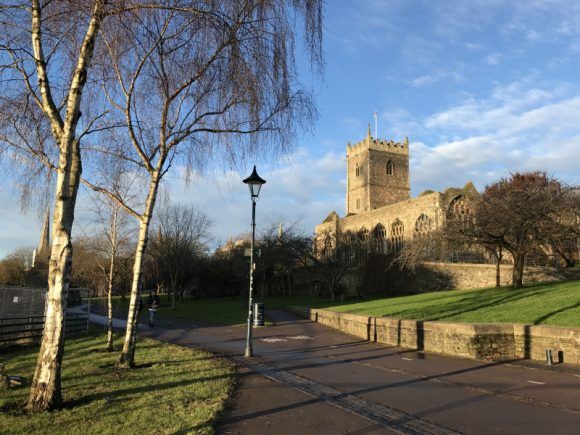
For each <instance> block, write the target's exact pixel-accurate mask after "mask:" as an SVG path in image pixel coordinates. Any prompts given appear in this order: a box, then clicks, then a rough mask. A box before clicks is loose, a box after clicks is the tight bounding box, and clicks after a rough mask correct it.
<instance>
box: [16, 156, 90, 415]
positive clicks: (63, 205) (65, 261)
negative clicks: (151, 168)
mask: <svg viewBox="0 0 580 435" xmlns="http://www.w3.org/2000/svg"><path fill="white" fill-rule="evenodd" d="M68 160H69V158H68V155H67V153H62V154H61V157H60V168H59V172H58V176H57V183H56V184H57V194H56V202H55V208H54V217H53V228H54V229H53V242H52V249H51V255H50V261H49V274H48V295H47V301H46V320H45V323H44V330H43V334H42V343H41V346H40V351H39V353H38V360H37V363H36V370H35V372H34V378H33V381H32V385H31V390H30V397H29V400H28V406H27V408H28V409H29V410H31V411H43V410H47V409H55V408H56V407H58V406H59V405H60V404H61V403H62V395H61V364H62V357H63V354H64V327H65V310H66V299H67V295H68V286H69V282H70V274H71V265H72V245H71V230H72V224H73V220H74V207H75V202H76V196H77V192H78V186H79V180H80V174H81V166H80V161H79V159H78V156H76V157H75V158H74V161H73V163H72V164H66V163H67V162H68Z"/></svg>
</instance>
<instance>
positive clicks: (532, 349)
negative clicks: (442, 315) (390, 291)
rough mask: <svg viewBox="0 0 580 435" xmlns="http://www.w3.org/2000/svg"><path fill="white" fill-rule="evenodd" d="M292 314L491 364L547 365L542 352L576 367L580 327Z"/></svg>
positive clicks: (316, 312)
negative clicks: (529, 362) (524, 362)
mask: <svg viewBox="0 0 580 435" xmlns="http://www.w3.org/2000/svg"><path fill="white" fill-rule="evenodd" d="M290 310H291V311H293V312H295V313H296V314H298V315H300V316H303V317H305V318H309V319H310V320H312V321H314V322H318V323H321V324H323V325H327V326H329V327H331V328H334V329H337V330H340V331H341V332H344V333H346V334H350V335H353V336H355V337H359V338H362V339H364V340H369V341H375V342H377V343H382V344H386V345H389V346H396V347H402V348H408V349H417V350H424V351H427V352H433V353H440V354H444V355H451V356H459V357H464V358H473V359H483V360H492V361H502V360H516V359H532V360H539V361H541V360H545V358H546V350H547V349H550V350H552V353H553V355H554V357H555V356H556V355H557V354H558V352H562V356H563V362H565V363H571V364H580V346H579V345H578V344H579V343H580V328H563V327H557V326H547V325H525V324H511V323H447V322H423V321H418V320H406V319H396V318H392V317H368V316H364V315H356V314H348V313H339V312H335V311H332V310H324V309H314V308H312V309H311V308H308V307H290Z"/></svg>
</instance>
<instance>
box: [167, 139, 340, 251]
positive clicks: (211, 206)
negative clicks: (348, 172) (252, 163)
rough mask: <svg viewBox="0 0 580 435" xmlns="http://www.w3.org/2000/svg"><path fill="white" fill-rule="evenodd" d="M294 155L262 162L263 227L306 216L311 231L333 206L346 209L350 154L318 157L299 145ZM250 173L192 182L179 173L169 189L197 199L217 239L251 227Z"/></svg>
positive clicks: (177, 197)
mask: <svg viewBox="0 0 580 435" xmlns="http://www.w3.org/2000/svg"><path fill="white" fill-rule="evenodd" d="M288 160H289V161H288V162H287V164H286V163H285V164H284V165H282V166H279V167H275V166H268V165H264V166H263V167H260V166H259V165H258V167H257V169H258V173H259V174H260V176H261V177H263V178H264V179H265V180H266V184H265V185H264V186H263V187H262V190H261V193H260V197H259V199H258V204H257V221H258V227H260V226H262V227H263V225H265V224H266V223H269V222H270V221H272V220H273V219H280V218H283V219H284V220H286V221H288V222H294V221H296V220H300V226H301V227H302V228H303V229H304V231H305V232H307V233H310V232H313V231H314V226H315V225H317V224H319V223H320V222H322V220H323V219H324V218H325V217H326V216H327V215H328V213H330V211H331V210H336V211H337V212H339V213H340V214H343V213H344V189H345V180H344V173H345V169H344V168H345V158H344V154H342V153H327V154H325V155H323V156H322V157H320V158H317V157H315V156H313V155H312V154H311V153H310V152H309V151H307V150H305V149H299V150H298V151H297V152H296V153H294V154H292V155H291V156H289V157H288ZM248 172H249V171H248ZM247 175H248V174H239V173H236V172H231V171H230V172H226V173H221V174H220V173H213V174H209V175H206V176H204V177H203V178H202V177H195V180H194V182H192V183H190V185H189V186H186V185H185V183H184V181H183V178H177V177H174V178H172V179H171V180H170V181H169V183H167V186H166V190H167V191H168V194H169V196H170V197H171V200H172V201H175V202H193V203H195V204H197V205H198V206H199V207H200V208H201V209H202V210H203V211H204V212H205V213H206V214H207V215H208V216H209V218H210V220H212V222H213V225H212V229H211V232H212V234H213V236H214V244H215V243H219V242H224V241H226V240H227V239H228V238H230V237H232V236H235V235H239V234H241V233H244V232H248V231H249V229H250V227H249V226H250V210H251V208H250V204H251V203H250V197H249V193H248V189H247V187H246V186H245V185H244V184H242V182H241V180H242V179H243V178H245V177H246V176H247ZM258 230H259V228H258Z"/></svg>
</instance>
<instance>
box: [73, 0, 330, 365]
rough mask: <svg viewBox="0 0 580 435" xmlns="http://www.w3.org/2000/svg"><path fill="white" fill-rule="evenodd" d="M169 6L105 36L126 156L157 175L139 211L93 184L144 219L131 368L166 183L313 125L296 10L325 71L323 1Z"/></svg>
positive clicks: (239, 0)
mask: <svg viewBox="0 0 580 435" xmlns="http://www.w3.org/2000/svg"><path fill="white" fill-rule="evenodd" d="M162 3H163V4H164V5H166V7H165V8H151V9H139V10H137V9H135V10H132V9H130V8H129V9H128V11H127V13H126V14H124V15H123V16H122V17H120V16H118V17H116V22H115V27H116V28H117V29H119V32H118V33H117V34H115V37H114V38H111V37H107V35H105V36H104V43H105V45H106V48H107V60H106V62H107V64H109V65H111V66H112V69H111V72H109V71H105V73H104V74H103V77H102V81H103V85H104V86H103V89H104V92H105V98H106V99H107V101H108V103H109V105H110V107H111V108H112V110H114V111H115V113H116V116H118V117H119V123H123V124H124V125H125V127H124V130H125V132H126V137H127V145H128V146H127V148H126V149H125V150H124V151H123V152H120V153H118V158H121V159H124V160H125V161H127V162H130V163H132V164H134V165H135V170H140V171H141V172H142V174H143V176H144V178H146V179H147V184H148V187H147V192H146V194H145V198H144V200H143V202H142V204H141V205H140V207H139V209H137V208H135V207H131V206H130V205H128V204H127V203H126V202H125V201H124V200H123V198H121V197H120V196H118V195H116V194H115V193H114V192H110V191H109V190H108V189H107V188H106V187H104V186H100V185H98V184H97V183H94V182H91V181H89V180H83V182H84V183H85V184H86V185H88V186H89V187H91V188H92V189H93V190H95V191H99V192H102V193H104V194H106V195H108V196H109V197H110V198H112V199H114V200H116V201H119V203H121V204H122V205H123V207H124V209H125V210H126V211H127V212H128V213H129V214H131V215H133V216H134V217H135V218H136V219H137V220H138V222H139V237H138V242H137V247H136V251H135V263H134V267H133V284H132V289H131V300H130V303H129V313H128V321H127V330H126V334H125V343H124V346H123V352H122V355H121V364H123V365H125V366H132V365H133V363H134V354H135V333H136V325H137V306H138V298H139V281H140V277H141V270H142V264H143V260H144V252H145V249H146V247H147V242H148V233H149V228H150V225H151V217H152V216H153V211H154V209H155V203H156V200H157V194H158V191H159V186H160V183H161V181H162V179H163V177H164V176H165V174H166V173H167V171H168V170H169V168H170V167H171V166H172V165H174V164H180V165H183V166H184V167H185V168H186V169H187V172H188V173H189V171H191V170H192V169H194V168H196V167H200V166H201V165H202V164H203V162H204V161H206V160H207V159H209V158H212V159H214V160H215V159H216V158H218V157H225V158H227V159H229V161H230V162H231V161H234V162H235V160H236V159H237V158H240V157H242V158H243V157H246V156H249V155H253V154H254V153H255V152H256V151H257V150H260V149H264V150H271V151H273V152H278V151H280V150H284V149H286V148H287V146H288V145H289V144H290V143H291V140H292V137H293V133H294V132H295V130H296V128H300V127H303V126H305V125H307V123H308V121H310V120H311V119H312V117H313V116H314V107H313V104H312V102H311V99H310V97H309V95H308V94H307V93H305V92H304V91H303V90H302V88H301V87H300V84H299V83H298V81H297V80H296V76H295V70H294V62H293V56H294V53H293V49H294V28H293V26H292V24H291V23H292V22H293V21H292V20H291V15H292V14H294V16H296V17H298V16H302V17H303V18H304V22H305V32H304V34H305V36H306V45H307V48H308V49H309V50H310V53H311V54H312V60H313V62H314V64H315V65H319V66H321V55H320V53H321V51H320V47H321V45H320V43H321V31H322V30H321V29H322V27H321V23H322V12H321V9H322V2H321V1H320V0H295V1H293V2H271V1H266V0H252V1H247V0H233V1H229V2H206V3H202V4H198V3H197V2H196V3H192V4H190V3H189V2H185V3H181V2H177V1H175V2H171V1H167V2H162ZM98 148H99V147H98V146H97V145H95V146H94V147H93V150H94V151H96V152H103V153H106V152H109V150H99V149H98Z"/></svg>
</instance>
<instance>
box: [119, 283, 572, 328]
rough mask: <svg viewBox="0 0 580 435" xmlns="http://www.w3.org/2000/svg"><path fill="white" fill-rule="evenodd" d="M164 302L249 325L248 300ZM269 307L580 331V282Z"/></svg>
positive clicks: (274, 300)
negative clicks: (578, 328) (546, 326)
mask: <svg viewBox="0 0 580 435" xmlns="http://www.w3.org/2000/svg"><path fill="white" fill-rule="evenodd" d="M145 300H146V296H144V301H145ZM161 300H162V305H161V307H160V308H159V311H158V312H159V314H160V315H162V316H168V317H178V318H183V319H192V320H197V321H201V322H209V323H218V324H223V325H239V324H243V323H245V322H246V318H247V315H248V314H247V307H246V305H247V302H246V300H245V299H243V298H239V299H232V298H219V299H200V300H193V301H185V302H178V303H177V308H176V309H175V310H172V309H171V304H170V303H169V301H168V300H167V298H166V296H164V295H163V296H162V298H161ZM117 301H118V302H117V303H118V304H120V305H119V307H120V308H121V309H122V310H124V311H123V312H126V310H127V308H126V307H127V302H125V303H123V302H122V301H121V300H117ZM264 303H265V304H266V308H267V309H283V308H286V307H288V306H291V305H298V306H309V307H313V308H331V309H333V310H336V311H342V312H346V313H355V314H367V315H369V316H374V317H382V316H390V317H397V318H402V319H416V320H442V321H450V322H451V321H454V322H467V323H529V324H535V325H538V324H545V325H556V326H576V327H580V281H567V282H559V283H545V284H535V285H529V286H526V287H524V288H523V289H520V290H513V289H512V288H510V287H502V288H499V289H498V288H494V287H492V288H485V289H477V290H449V291H442V292H433V293H423V294H419V295H413V296H400V297H395V298H382V299H370V300H364V301H345V302H330V301H328V300H323V299H320V298H317V297H309V296H291V297H282V296H271V297H266V299H265V300H264ZM145 311H146V310H145Z"/></svg>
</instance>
